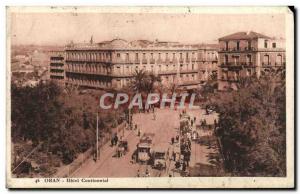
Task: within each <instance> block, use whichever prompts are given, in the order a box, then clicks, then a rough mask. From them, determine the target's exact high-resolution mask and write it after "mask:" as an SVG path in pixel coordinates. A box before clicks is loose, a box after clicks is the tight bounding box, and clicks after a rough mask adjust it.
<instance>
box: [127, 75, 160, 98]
mask: <svg viewBox="0 0 300 194" xmlns="http://www.w3.org/2000/svg"><path fill="white" fill-rule="evenodd" d="M159 82H161V79H160V77H159V76H156V75H154V74H153V73H152V72H151V73H148V72H147V71H144V70H139V71H138V70H136V71H135V73H134V79H133V81H132V83H131V88H132V89H133V91H134V92H139V93H146V94H148V93H151V92H153V90H154V89H155V84H156V83H159Z"/></svg>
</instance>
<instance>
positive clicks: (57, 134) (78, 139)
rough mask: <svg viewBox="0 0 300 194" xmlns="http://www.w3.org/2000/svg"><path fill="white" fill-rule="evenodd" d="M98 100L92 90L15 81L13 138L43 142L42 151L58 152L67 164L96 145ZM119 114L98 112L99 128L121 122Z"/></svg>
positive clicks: (13, 93)
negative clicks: (82, 91) (84, 92)
mask: <svg viewBox="0 0 300 194" xmlns="http://www.w3.org/2000/svg"><path fill="white" fill-rule="evenodd" d="M95 93H97V91H95ZM98 95H99V94H96V96H98ZM98 97H99V96H98ZM97 103H98V101H97V100H96V99H95V97H91V94H87V95H79V94H76V93H75V90H74V91H73V90H71V91H69V92H63V90H62V89H61V88H60V87H59V86H57V85H56V84H55V83H52V82H50V83H46V84H42V83H41V84H39V85H37V86H36V87H17V86H16V85H14V84H12V87H11V110H12V113H11V121H12V129H11V131H12V141H13V142H26V141H32V142H33V144H34V145H35V146H36V145H38V144H39V143H43V145H44V146H43V149H44V150H42V151H43V152H46V153H47V152H51V153H52V154H56V155H58V156H60V157H61V160H62V161H63V162H64V163H65V164H68V163H70V162H72V161H73V160H74V159H75V158H76V156H77V154H78V153H80V152H84V151H86V150H87V149H89V148H90V147H91V146H93V145H94V142H95V129H96V111H97V110H96V109H95V107H97ZM117 115H119V114H117V113H115V112H113V113H112V112H99V130H100V132H102V131H103V132H109V130H110V129H111V127H112V126H113V125H117V124H118V122H120V121H119V120H120V119H119V117H118V116H117Z"/></svg>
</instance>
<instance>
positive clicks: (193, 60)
mask: <svg viewBox="0 0 300 194" xmlns="http://www.w3.org/2000/svg"><path fill="white" fill-rule="evenodd" d="M52 57H54V56H52ZM52 57H51V59H54V58H52ZM55 59H57V60H58V61H57V62H54V61H53V60H51V63H50V78H51V79H61V80H62V79H63V76H64V82H65V84H67V85H69V84H70V85H77V86H86V87H92V88H101V89H106V88H115V89H119V88H122V87H124V86H126V85H128V84H129V83H130V82H131V80H132V79H133V76H134V73H135V71H136V70H137V71H139V70H145V71H148V72H152V73H154V74H156V75H158V76H160V77H161V79H162V83H163V84H164V85H171V84H176V85H178V86H180V87H183V88H186V89H192V88H197V87H199V86H200V85H201V84H203V83H204V82H205V81H207V79H209V77H210V74H212V73H216V72H217V62H218V53H217V45H183V44H180V43H178V42H159V41H154V42H151V41H148V40H136V41H132V42H127V41H125V40H122V39H114V40H112V41H105V42H101V43H93V42H90V43H85V44H70V45H67V46H66V48H65V64H64V65H63V62H62V57H59V58H55ZM51 70H52V71H51ZM63 70H64V71H65V72H64V73H65V74H64V73H63Z"/></svg>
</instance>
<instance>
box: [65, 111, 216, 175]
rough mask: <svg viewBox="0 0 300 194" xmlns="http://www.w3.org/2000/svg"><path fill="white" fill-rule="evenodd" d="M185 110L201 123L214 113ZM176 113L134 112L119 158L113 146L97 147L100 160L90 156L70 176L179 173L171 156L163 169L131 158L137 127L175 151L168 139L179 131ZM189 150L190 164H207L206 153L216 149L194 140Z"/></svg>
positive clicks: (154, 143)
mask: <svg viewBox="0 0 300 194" xmlns="http://www.w3.org/2000/svg"><path fill="white" fill-rule="evenodd" d="M187 113H188V115H190V116H191V118H194V116H195V117H196V118H197V119H196V123H197V124H198V123H199V122H200V118H201V119H203V118H206V119H207V121H208V122H211V121H209V120H213V116H210V115H204V111H203V110H201V109H197V110H187ZM179 114H180V110H171V109H169V108H166V109H155V117H154V115H153V113H152V112H151V113H136V114H134V115H133V123H134V125H135V124H137V128H138V129H137V130H125V131H124V137H123V138H122V139H124V140H127V141H128V148H129V151H128V152H127V153H126V154H125V155H124V156H121V157H120V158H119V157H117V156H116V146H114V147H111V146H110V145H109V144H107V145H104V147H102V148H101V150H100V159H98V161H97V162H95V161H94V160H92V158H90V159H89V160H87V161H86V162H85V163H84V164H83V165H82V167H81V168H79V169H78V170H76V171H75V172H74V173H73V174H71V175H70V177H138V176H139V177H143V176H150V177H160V176H164V177H166V176H181V174H180V170H175V162H174V161H172V160H170V159H169V158H171V157H168V158H167V160H166V161H167V162H166V169H163V170H157V169H153V168H152V167H151V166H150V165H147V164H139V163H136V162H133V161H132V154H133V153H134V151H135V150H136V148H137V144H138V142H139V140H140V137H139V136H138V130H140V132H141V136H142V135H143V134H144V133H153V134H155V135H154V137H153V140H152V144H153V145H154V147H155V146H157V145H159V146H160V147H163V148H164V149H165V150H166V151H167V150H169V152H171V150H174V148H175V146H176V143H175V144H174V145H171V138H172V137H174V138H175V137H176V135H178V134H179V126H180V119H179ZM194 127H195V125H194ZM201 134H205V133H204V132H202V131H200V136H201ZM191 152H192V154H191V161H190V166H191V167H192V166H193V165H196V164H197V163H203V164H209V163H210V162H209V157H208V155H209V154H210V152H216V150H215V149H209V148H208V146H207V145H201V144H198V143H195V142H193V143H192V148H191ZM146 171H148V173H146Z"/></svg>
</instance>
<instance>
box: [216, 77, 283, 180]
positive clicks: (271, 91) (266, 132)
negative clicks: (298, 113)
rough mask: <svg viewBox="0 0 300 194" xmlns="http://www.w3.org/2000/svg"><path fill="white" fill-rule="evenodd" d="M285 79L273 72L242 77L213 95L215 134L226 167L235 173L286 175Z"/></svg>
mask: <svg viewBox="0 0 300 194" xmlns="http://www.w3.org/2000/svg"><path fill="white" fill-rule="evenodd" d="M285 104H286V103H285V83H284V81H283V80H281V79H278V77H277V76H276V75H272V76H266V77H261V78H260V79H256V78H251V79H248V80H244V81H243V82H242V84H241V85H240V86H239V90H238V91H231V92H225V93H221V94H219V95H217V96H215V100H214V103H213V106H215V107H217V112H219V113H220V118H219V128H218V130H217V135H218V136H219V138H220V140H221V145H222V150H223V155H224V158H225V165H226V168H227V170H229V171H230V172H232V173H234V174H236V175H238V176H285V174H286V149H285V148H286V147H285V146H286V131H285V130H286V128H285Z"/></svg>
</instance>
